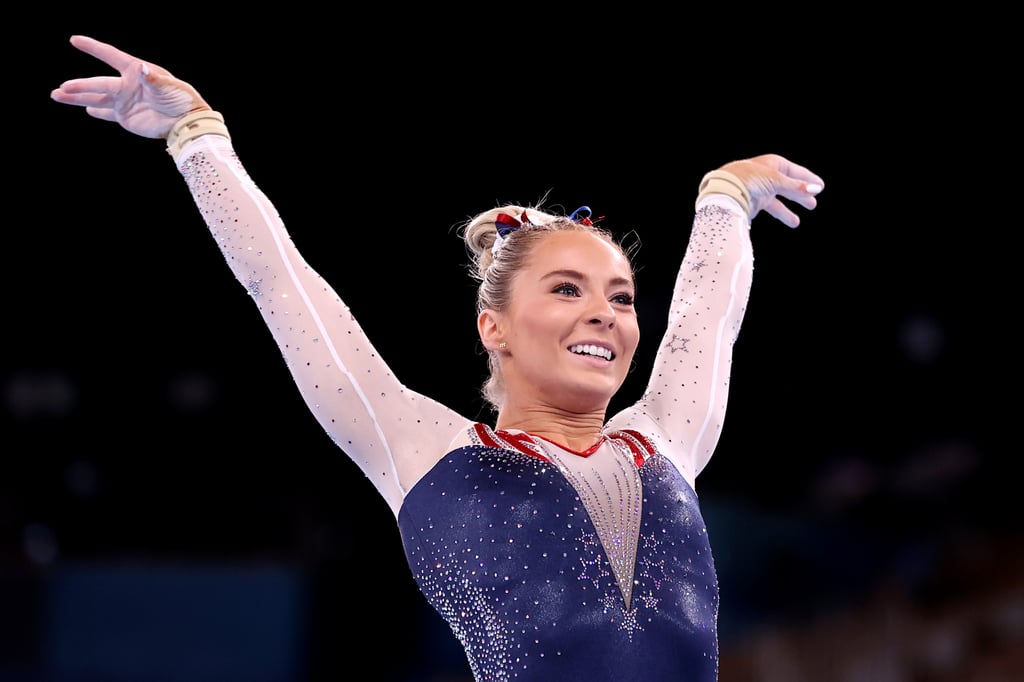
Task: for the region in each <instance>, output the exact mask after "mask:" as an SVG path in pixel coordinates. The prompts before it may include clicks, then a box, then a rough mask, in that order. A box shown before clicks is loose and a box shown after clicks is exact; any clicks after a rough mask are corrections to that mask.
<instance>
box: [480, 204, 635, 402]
mask: <svg viewBox="0 0 1024 682" xmlns="http://www.w3.org/2000/svg"><path fill="white" fill-rule="evenodd" d="M501 214H505V215H508V216H512V217H513V218H515V219H517V220H518V221H519V222H521V223H522V226H521V227H519V228H518V229H516V230H515V231H513V232H510V233H509V234H508V235H506V236H505V237H504V238H503V240H502V243H501V246H500V247H499V248H498V249H497V250H495V249H494V245H495V243H496V242H497V240H498V223H497V219H498V217H499V216H500V215H501ZM565 230H568V231H577V232H587V233H590V234H593V235H595V236H597V237H600V238H601V239H603V240H605V241H606V242H608V243H609V244H611V245H612V246H614V247H615V248H617V249H618V250H619V251H620V252H621V253H622V255H623V256H624V257H625V258H626V259H627V261H630V254H629V252H628V250H627V249H625V248H624V247H623V246H622V245H621V244H620V243H619V242H618V241H617V240H616V239H615V238H614V236H613V235H612V233H611V232H610V231H609V230H607V229H605V228H603V227H599V226H597V225H594V224H592V223H591V222H590V221H589V220H579V221H577V220H573V219H572V218H570V217H568V216H564V215H556V214H554V213H548V212H546V211H542V210H540V208H539V207H535V206H518V205H515V204H506V205H503V206H497V207H495V208H492V209H490V210H488V211H484V212H483V213H480V214H478V215H477V216H476V217H474V218H472V219H470V220H469V221H468V222H466V223H465V224H464V225H463V226H462V228H461V235H462V238H463V240H464V241H465V243H466V250H467V252H468V253H469V258H470V264H469V270H470V276H471V277H472V278H473V279H474V280H476V281H477V282H479V285H478V287H477V292H476V312H477V314H478V315H479V314H480V313H481V312H483V311H484V310H488V309H489V310H496V311H499V312H500V311H502V310H505V309H507V308H508V306H509V304H510V303H511V298H512V284H513V281H514V280H515V277H516V275H517V274H519V272H520V271H521V270H523V269H524V268H525V267H526V265H527V263H528V261H529V259H530V256H531V254H532V253H533V250H534V248H536V246H537V244H538V243H539V242H540V241H541V240H543V239H544V238H545V237H546V236H547V235H549V234H551V233H553V232H559V231H565ZM487 368H488V372H489V375H488V378H487V380H486V381H485V382H484V384H483V387H482V389H481V395H482V396H483V398H484V400H485V401H486V402H487V403H488V405H490V407H491V409H492V410H494V411H495V412H497V411H498V410H500V409H501V405H502V403H503V402H504V400H505V382H504V379H503V378H502V375H501V364H500V363H499V361H498V355H497V353H496V352H494V351H489V352H488V354H487Z"/></svg>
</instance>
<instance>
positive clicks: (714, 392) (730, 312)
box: [611, 154, 824, 485]
mask: <svg viewBox="0 0 1024 682" xmlns="http://www.w3.org/2000/svg"><path fill="white" fill-rule="evenodd" d="M823 188H824V182H823V181H822V179H821V178H820V177H819V176H818V175H816V174H814V173H812V172H811V171H810V170H808V169H806V168H804V167H803V166H799V165H797V164H795V163H792V162H791V161H789V160H788V159H786V158H784V157H781V156H778V155H775V154H767V155H763V156H758V157H753V158H751V159H744V160H740V161H734V162H731V163H728V164H726V165H724V166H722V167H721V168H719V169H718V170H716V171H712V172H710V173H708V174H707V175H705V176H704V179H703V180H702V182H701V186H700V188H699V194H698V198H697V201H696V212H695V215H694V221H693V226H692V228H691V231H690V237H689V242H688V243H687V247H686V253H685V256H684V257H683V263H682V266H681V267H680V269H679V273H678V275H677V276H676V282H675V287H674V290H673V295H672V302H671V305H670V309H669V319H668V326H667V327H666V330H665V335H664V336H663V337H662V339H661V341H660V343H659V346H658V350H657V354H656V357H655V361H654V368H653V372H652V373H651V378H650V380H649V382H648V384H647V388H646V390H645V392H644V395H643V396H642V398H641V399H640V401H639V402H637V404H636V405H634V406H633V407H631V408H629V409H627V410H624V411H623V412H622V413H620V414H619V415H616V416H615V417H614V418H613V419H612V420H611V425H612V426H615V427H618V428H626V427H629V428H635V429H638V430H640V431H643V432H645V433H649V434H651V435H652V437H653V438H654V439H655V441H656V443H657V445H658V447H659V450H660V451H661V452H663V453H664V454H665V455H666V456H668V457H669V458H670V459H672V460H673V462H674V463H675V465H676V467H677V468H678V469H679V470H680V471H681V472H682V473H683V474H684V475H685V476H686V477H687V478H688V479H689V481H690V484H691V485H693V484H694V481H695V479H696V476H697V474H698V473H700V471H701V470H702V469H703V468H704V467H705V466H706V465H707V463H708V460H709V459H710V458H711V455H712V453H713V452H714V449H715V447H716V446H717V444H718V440H719V436H720V434H721V430H722V425H723V420H724V419H725V410H726V403H727V401H728V397H729V376H730V370H731V365H732V350H733V344H734V343H735V341H736V337H737V335H738V333H739V329H740V324H741V322H742V320H743V315H744V313H745V312H746V305H747V299H748V297H749V294H750V285H751V278H752V274H753V265H754V256H753V249H752V247H751V242H750V221H751V220H753V218H754V216H756V215H758V214H759V213H760V212H762V211H763V212H765V213H767V214H769V215H771V216H772V217H774V218H776V219H777V220H779V221H780V222H782V223H783V224H784V225H786V226H788V227H797V226H798V225H799V224H800V218H799V216H798V215H797V214H796V213H794V211H793V210H792V208H790V206H789V205H788V204H787V203H786V202H784V201H783V199H785V200H787V201H792V202H795V203H797V204H799V205H800V206H802V207H804V208H805V209H809V210H810V209H813V208H815V207H816V206H817V199H816V195H817V194H818V193H819V192H820V191H821V190H822V189H823Z"/></svg>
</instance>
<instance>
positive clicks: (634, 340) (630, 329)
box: [622, 317, 640, 355]
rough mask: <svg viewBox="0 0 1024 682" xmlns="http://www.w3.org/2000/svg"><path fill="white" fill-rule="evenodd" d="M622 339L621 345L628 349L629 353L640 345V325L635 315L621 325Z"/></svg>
mask: <svg viewBox="0 0 1024 682" xmlns="http://www.w3.org/2000/svg"><path fill="white" fill-rule="evenodd" d="M622 341H623V346H624V347H625V348H627V349H628V350H629V353H630V355H632V354H633V353H634V352H635V351H636V349H637V346H639V345H640V325H639V323H638V322H637V320H636V318H635V317H634V318H633V319H631V320H630V321H629V322H627V323H625V324H623V325H622Z"/></svg>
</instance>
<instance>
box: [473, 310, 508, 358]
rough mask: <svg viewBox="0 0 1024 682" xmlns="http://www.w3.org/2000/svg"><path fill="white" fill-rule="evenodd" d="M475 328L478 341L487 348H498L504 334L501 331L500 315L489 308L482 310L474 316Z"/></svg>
mask: <svg viewBox="0 0 1024 682" xmlns="http://www.w3.org/2000/svg"><path fill="white" fill-rule="evenodd" d="M476 330H477V333H478V334H480V341H481V342H482V343H483V344H484V348H486V349H487V350H498V344H499V343H501V341H502V339H503V337H504V335H503V333H502V331H501V315H500V314H499V313H498V312H496V311H494V310H491V309H489V308H488V309H487V310H484V311H482V312H481V313H480V314H479V315H477V318H476Z"/></svg>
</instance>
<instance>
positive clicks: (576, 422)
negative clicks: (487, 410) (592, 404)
mask: <svg viewBox="0 0 1024 682" xmlns="http://www.w3.org/2000/svg"><path fill="white" fill-rule="evenodd" d="M513 412H515V411H513V410H508V409H506V408H502V410H501V412H499V413H498V420H497V423H496V425H495V428H497V429H498V430H501V431H509V430H519V431H525V432H527V433H530V434H533V435H535V436H543V437H544V438H547V439H548V440H550V441H553V442H555V443H558V444H559V445H562V446H564V447H566V448H568V449H570V450H575V451H577V452H582V451H584V450H586V449H587V448H589V447H591V446H592V445H594V444H595V443H597V442H598V441H600V440H601V437H602V434H603V432H602V429H603V427H604V412H603V411H600V412H593V413H587V414H571V413H570V414H566V413H562V412H553V411H547V410H531V411H528V412H523V411H519V412H515V413H513Z"/></svg>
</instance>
